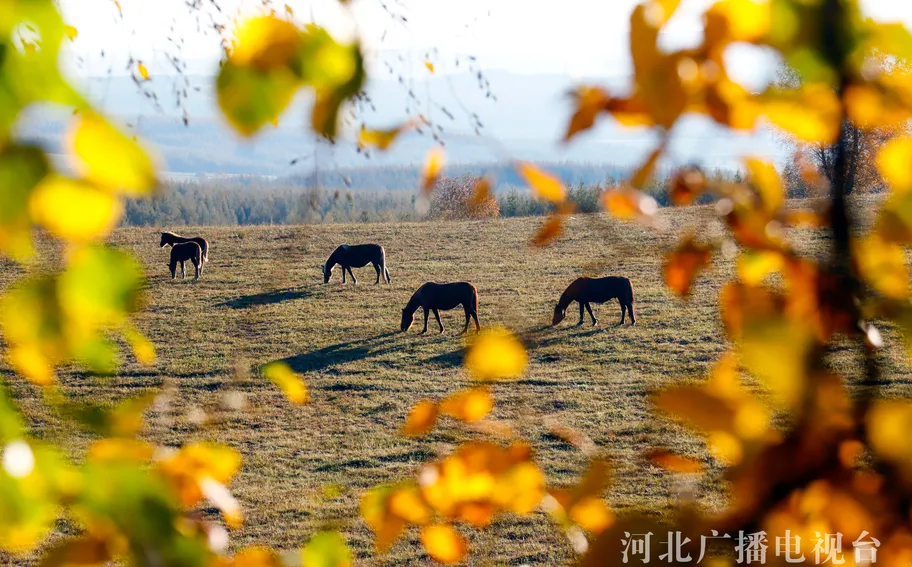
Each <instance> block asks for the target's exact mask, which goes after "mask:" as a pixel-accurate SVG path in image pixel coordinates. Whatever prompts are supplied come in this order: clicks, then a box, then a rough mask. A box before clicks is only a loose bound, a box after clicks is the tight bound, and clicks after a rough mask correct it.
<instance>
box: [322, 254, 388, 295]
mask: <svg viewBox="0 0 912 567" xmlns="http://www.w3.org/2000/svg"><path fill="white" fill-rule="evenodd" d="M336 264H339V265H340V266H342V283H345V272H346V271H347V272H348V274H349V275H350V276H351V277H352V281H354V282H355V284H357V283H358V279H357V278H356V277H355V274H354V273H352V271H351V269H352V267H355V268H363V267H364V266H366V265H368V264H373V265H374V269H375V270H376V271H377V281H376V282H374V285H376V284H378V283H380V277H381V276H382V277H383V279H385V280H386V283H391V282H392V279H391V278H390V273H389V270H387V269H386V251H385V250H384V249H383V246H380V245H379V244H356V245H354V246H349V245H348V244H343V245H341V246H339V247H338V248H336V249H335V250H334V251H333V253H332V254H330V255H329V259H328V260H326V263H325V264H323V283H329V278H330V277H332V272H333V269H334V268H335V266H336Z"/></svg>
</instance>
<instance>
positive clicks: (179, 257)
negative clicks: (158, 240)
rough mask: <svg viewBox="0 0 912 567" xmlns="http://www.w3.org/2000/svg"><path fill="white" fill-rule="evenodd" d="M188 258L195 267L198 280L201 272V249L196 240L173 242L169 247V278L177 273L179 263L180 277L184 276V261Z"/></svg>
mask: <svg viewBox="0 0 912 567" xmlns="http://www.w3.org/2000/svg"><path fill="white" fill-rule="evenodd" d="M187 260H190V261H191V262H193V266H194V267H195V268H196V277H194V278H193V279H195V280H198V279H199V277H200V274H201V273H203V249H202V248H200V245H199V244H197V243H196V242H183V243H177V244H174V245H173V246H172V247H171V261H170V262H169V263H168V269H170V270H171V279H172V280H173V279H174V277H175V275H176V273H177V264H178V262H180V265H181V279H184V278H185V277H186V273H185V272H184V262H186V261H187Z"/></svg>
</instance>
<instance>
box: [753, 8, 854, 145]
mask: <svg viewBox="0 0 912 567" xmlns="http://www.w3.org/2000/svg"><path fill="white" fill-rule="evenodd" d="M746 1H749V0H746ZM764 99H765V102H764V104H763V112H764V113H765V114H766V117H767V118H768V119H769V120H770V121H771V122H772V123H773V124H775V125H776V126H778V127H779V128H782V129H783V130H785V131H787V132H790V133H792V134H794V135H795V137H796V138H798V139H799V140H801V141H803V142H811V143H821V144H832V143H833V142H835V141H836V138H837V137H838V136H839V127H840V119H841V118H842V107H841V104H840V102H839V99H838V98H837V97H836V93H834V92H833V89H832V88H831V87H830V86H829V85H826V84H821V83H811V84H808V85H805V86H804V87H802V88H801V89H796V90H788V91H772V92H771V93H769V94H768V95H767V96H765V97H764Z"/></svg>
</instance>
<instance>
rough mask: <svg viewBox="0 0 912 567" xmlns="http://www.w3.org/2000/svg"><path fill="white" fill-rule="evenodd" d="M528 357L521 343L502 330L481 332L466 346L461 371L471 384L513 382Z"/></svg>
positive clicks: (495, 329) (522, 369)
mask: <svg viewBox="0 0 912 567" xmlns="http://www.w3.org/2000/svg"><path fill="white" fill-rule="evenodd" d="M528 362H529V355H528V354H527V353H526V348H525V346H523V344H522V342H521V341H520V340H519V339H518V338H517V337H516V335H514V334H513V333H511V332H510V331H508V330H506V329H504V328H503V327H494V328H490V329H484V330H482V331H481V333H480V334H479V335H478V336H477V337H475V340H474V341H473V342H472V343H471V344H470V345H469V348H468V351H467V352H466V356H465V368H466V370H467V371H468V373H469V375H470V376H471V377H472V379H474V380H480V381H488V380H515V379H517V378H519V377H520V376H522V374H523V372H525V370H526V365H527V364H528Z"/></svg>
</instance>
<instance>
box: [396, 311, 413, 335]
mask: <svg viewBox="0 0 912 567" xmlns="http://www.w3.org/2000/svg"><path fill="white" fill-rule="evenodd" d="M414 320H415V314H414V313H408V312H407V311H406V310H405V309H403V310H402V321H401V322H400V323H399V329H400V330H401V331H402V332H403V333H404V332H406V331H408V330H409V327H411V326H412V321H414Z"/></svg>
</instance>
